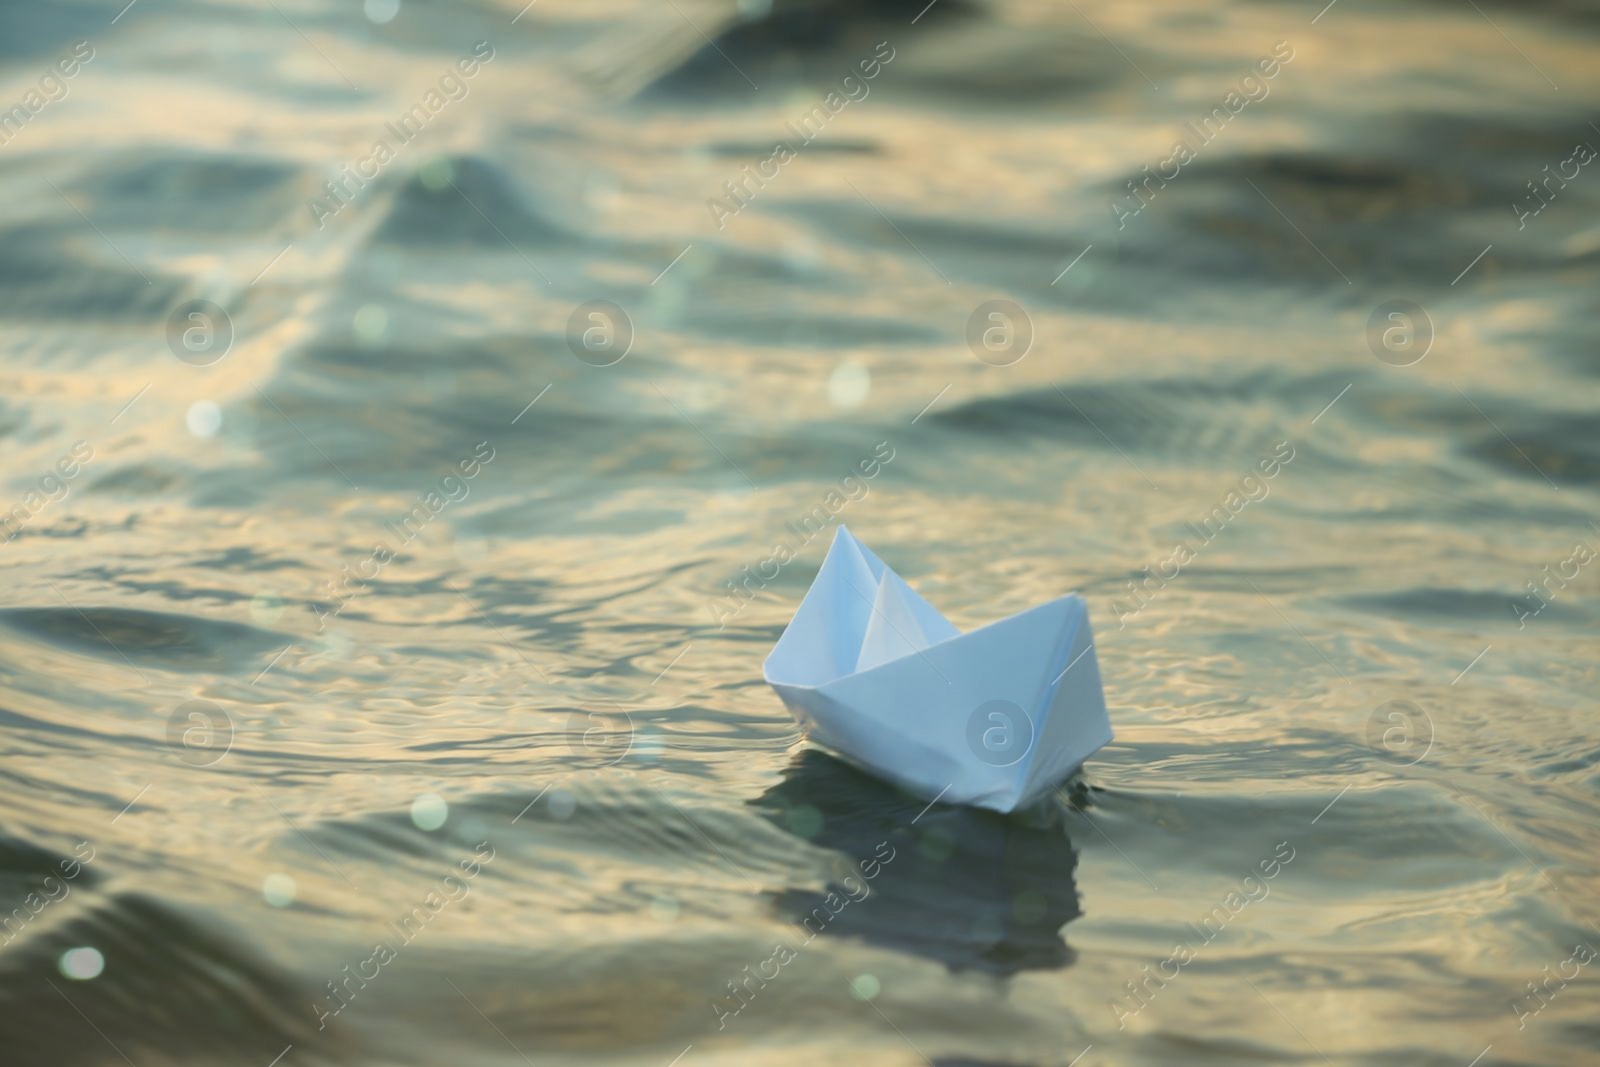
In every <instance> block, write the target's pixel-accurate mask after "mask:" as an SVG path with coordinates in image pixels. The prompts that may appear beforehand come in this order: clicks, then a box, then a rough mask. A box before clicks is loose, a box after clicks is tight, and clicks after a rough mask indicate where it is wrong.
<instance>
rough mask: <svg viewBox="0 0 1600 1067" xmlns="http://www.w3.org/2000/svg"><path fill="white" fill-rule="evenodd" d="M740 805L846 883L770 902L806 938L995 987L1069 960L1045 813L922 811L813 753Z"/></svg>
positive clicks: (1075, 906) (1065, 863)
mask: <svg viewBox="0 0 1600 1067" xmlns="http://www.w3.org/2000/svg"><path fill="white" fill-rule="evenodd" d="M751 803H752V805H753V806H754V807H756V808H757V809H758V810H759V811H761V812H762V814H763V815H765V816H766V817H767V818H768V819H770V820H771V821H773V822H775V823H776V824H777V825H779V826H780V827H783V828H784V829H786V830H788V831H789V832H791V833H794V834H796V835H798V836H800V837H803V838H805V839H807V840H808V841H810V842H811V843H812V844H813V845H816V846H818V847H821V848H827V849H831V850H833V851H836V852H839V853H841V854H843V856H845V857H846V859H847V861H848V862H849V863H850V865H851V866H852V867H854V868H855V869H856V871H857V872H858V873H856V874H855V875H853V876H848V877H842V878H841V879H840V881H839V882H838V883H836V884H830V885H829V886H828V887H827V888H826V889H825V890H823V891H821V892H817V891H811V890H799V889H791V890H785V891H783V892H781V893H779V894H776V902H777V906H778V908H779V910H780V911H781V912H783V913H784V914H785V915H786V916H787V917H789V918H790V919H791V920H792V921H794V922H796V923H799V924H803V925H805V927H806V929H808V930H810V931H812V932H817V931H819V930H820V931H822V932H824V933H825V934H826V935H827V936H843V937H855V938H860V939H861V940H863V941H867V942H870V943H873V944H877V945H883V946H885V947H888V948H893V949H896V950H898V951H901V952H909V953H913V954H915V955H919V956H925V957H927V958H929V959H935V960H939V961H940V962H942V963H944V964H945V965H946V966H947V967H949V968H950V969H951V970H952V971H963V970H977V971H982V972H986V973H989V974H993V975H997V976H1000V977H1009V976H1011V975H1013V974H1016V973H1017V972H1019V971H1026V970H1052V969H1057V968H1062V967H1066V966H1069V965H1070V964H1071V963H1072V962H1073V960H1074V958H1075V955H1074V953H1073V951H1072V949H1071V948H1070V947H1069V946H1068V945H1067V943H1066V941H1065V940H1064V939H1063V938H1062V936H1061V928H1062V927H1063V926H1064V925H1065V924H1066V923H1068V922H1070V921H1071V920H1072V919H1075V918H1077V917H1078V916H1079V915H1081V914H1083V911H1082V909H1081V907H1080V906H1079V902H1078V888H1077V884H1076V882H1075V881H1074V879H1073V873H1074V869H1075V868H1076V867H1077V862H1078V855H1077V851H1076V850H1075V849H1074V848H1073V847H1072V841H1071V840H1070V839H1069V838H1068V837H1067V834H1066V830H1065V827H1064V825H1063V824H1062V821H1061V819H1060V818H1059V817H1053V816H1057V815H1058V814H1059V813H1058V812H1056V811H1054V810H1053V809H1050V808H1048V807H1046V808H1044V809H1036V810H1035V811H1033V812H1032V813H1030V815H1031V817H1030V818H1026V819H1025V818H1023V817H1021V816H1017V815H1012V816H1003V815H999V814H996V813H994V812H990V811H983V810H980V809H977V808H967V807H953V806H948V805H933V806H931V807H929V806H928V805H926V804H925V803H924V802H923V801H921V800H918V799H917V798H915V797H912V796H909V795H907V794H905V793H902V792H900V791H899V790H898V789H895V788H894V787H893V786H890V785H887V784H885V783H883V782H880V781H878V780H877V779H875V778H873V777H871V776H869V775H867V774H865V773H863V772H861V771H858V770H856V769H855V768H854V767H852V766H850V765H849V764H847V763H845V762H843V761H842V760H839V759H838V758H836V757H834V756H831V755H829V754H827V753H826V752H823V751H821V750H819V749H807V750H805V751H804V752H802V753H801V754H800V755H799V756H798V757H796V759H795V761H794V762H793V763H792V764H791V765H790V766H789V768H788V769H787V770H786V771H785V772H784V775H783V778H782V780H781V781H780V782H779V783H778V784H777V785H775V786H773V787H772V788H771V789H769V790H767V791H766V792H765V793H763V794H762V795H761V796H760V797H758V798H756V799H755V800H754V801H752V802H751ZM1052 803H1054V802H1052ZM925 808H926V810H924V809H925ZM863 871H864V873H865V875H867V876H869V877H863V874H862V873H861V872H863ZM869 878H870V880H869ZM830 905H831V906H830ZM808 920H809V921H808Z"/></svg>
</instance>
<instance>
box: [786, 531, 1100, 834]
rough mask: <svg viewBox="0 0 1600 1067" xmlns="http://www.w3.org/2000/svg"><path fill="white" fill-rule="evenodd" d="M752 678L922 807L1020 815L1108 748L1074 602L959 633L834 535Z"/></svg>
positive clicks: (861, 549) (1090, 652)
mask: <svg viewBox="0 0 1600 1067" xmlns="http://www.w3.org/2000/svg"><path fill="white" fill-rule="evenodd" d="M763 673H764V674H765V676H766V679H767V682H768V683H769V684H771V685H772V687H773V688H774V689H775V690H776V691H777V693H778V695H779V697H781V698H782V700H783V702H784V704H785V705H786V706H787V707H788V708H789V710H790V712H791V713H792V714H793V715H794V716H795V718H796V719H797V720H798V721H799V723H800V725H801V727H802V729H804V730H805V731H806V733H807V734H808V735H810V736H811V738H812V739H813V740H815V741H817V742H818V743H820V744H822V745H825V746H826V747H828V748H831V749H833V750H834V751H836V752H837V753H838V754H839V755H841V756H843V757H845V758H846V759H848V760H850V761H851V762H854V763H856V764H857V765H859V766H861V767H862V768H863V769H865V770H868V771H871V772H872V773H874V774H877V775H879V776H880V777H882V778H885V779H887V780H889V781H891V782H894V783H895V784H896V785H899V786H900V787H901V788H903V789H905V790H907V791H908V792H911V793H913V794H916V795H918V796H921V797H923V798H924V799H927V800H933V799H935V798H938V799H940V800H942V801H944V802H946V803H960V804H972V805H976V806H979V807H985V808H991V809H994V810H996V811H1013V810H1016V809H1017V808H1021V807H1026V806H1028V805H1029V804H1031V803H1033V802H1034V801H1035V800H1037V799H1038V798H1039V797H1041V796H1043V795H1044V794H1046V793H1047V792H1049V791H1050V790H1052V789H1054V788H1055V787H1056V786H1058V785H1059V784H1061V783H1062V782H1063V781H1065V780H1066V779H1067V778H1068V777H1069V776H1071V775H1072V773H1073V772H1074V771H1076V770H1077V769H1078V767H1080V766H1081V765H1082V764H1083V761H1084V760H1085V759H1087V758H1088V757H1089V756H1090V755H1092V754H1093V753H1094V752H1095V751H1096V750H1097V749H1099V748H1100V747H1101V746H1102V745H1104V744H1106V743H1107V742H1108V741H1110V740H1111V723H1110V720H1109V718H1108V717H1107V715H1106V707H1105V697H1104V694H1103V693H1102V691H1101V685H1100V670H1099V665H1098V664H1097V663H1096V662H1095V652H1094V637H1093V634H1092V632H1091V630H1090V628H1089V616H1088V609H1087V607H1086V606H1085V604H1084V602H1083V600H1082V599H1081V598H1079V597H1077V596H1072V595H1068V596H1064V597H1060V598H1059V599H1056V600H1052V601H1050V602H1048V603H1045V604H1041V605H1039V606H1037V607H1034V608H1030V609H1028V610H1026V611H1023V612H1019V613H1018V614H1015V615H1012V616H1009V617H1007V618H1004V619H1001V620H999V621H997V622H993V623H990V624H989V625H987V626H983V627H980V628H978V629H976V630H973V631H972V632H970V633H966V634H963V633H961V632H960V631H959V630H957V629H956V628H955V627H954V626H952V625H951V624H950V622H949V621H948V620H946V619H945V617H944V616H943V615H941V614H940V613H939V611H938V610H937V609H936V608H934V607H933V605H931V604H929V603H928V602H927V601H926V600H924V599H923V598H922V597H921V596H919V595H918V594H917V592H916V591H915V590H914V589H912V588H911V587H910V586H909V585H907V584H906V583H905V582H904V581H903V580H902V579H901V578H900V576H899V575H897V574H895V573H894V571H893V570H891V569H890V568H889V567H888V566H887V565H886V564H885V563H884V562H883V561H882V560H880V559H879V558H878V557H877V556H876V555H874V554H873V553H872V551H871V549H869V548H867V547H866V546H865V545H863V544H862V543H861V542H860V541H858V540H856V538H855V537H853V536H852V535H851V534H850V532H849V531H848V530H847V529H845V528H844V527H843V526H841V527H839V529H838V531H837V533H836V534H835V536H834V540H833V544H832V545H831V546H830V547H829V549H828V555H827V557H826V558H825V559H824V560H823V562H822V568H821V570H820V571H819V572H818V573H817V577H816V580H815V581H814V582H813V583H812V586H811V588H810V590H808V591H807V593H806V595H805V598H804V599H803V600H802V601H801V603H800V606H799V608H798V609H796V611H795V614H794V618H793V619H792V620H791V621H790V623H789V626H788V627H787V629H785V630H784V632H783V636H782V637H780V638H779V639H778V643H777V645H775V646H774V647H773V649H772V652H771V653H770V654H769V655H768V656H767V660H766V663H765V664H764V665H763Z"/></svg>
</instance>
